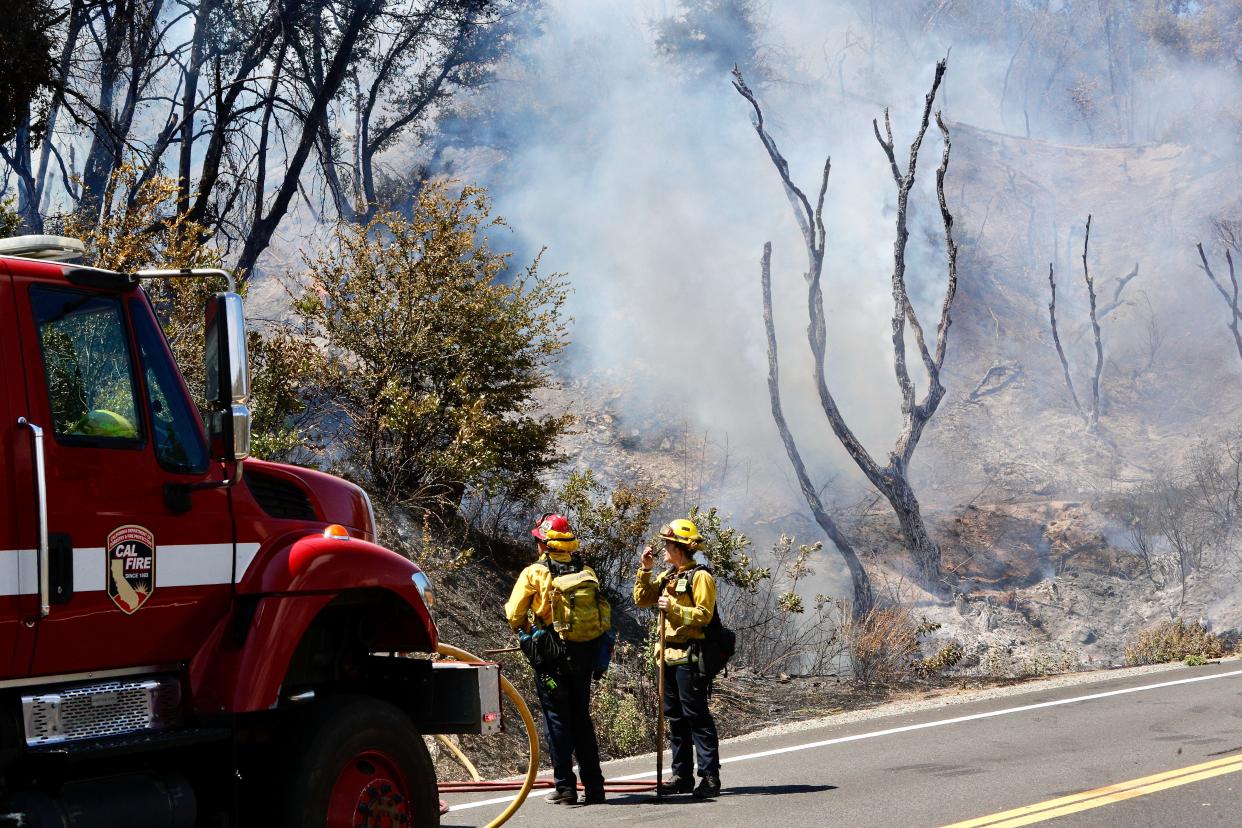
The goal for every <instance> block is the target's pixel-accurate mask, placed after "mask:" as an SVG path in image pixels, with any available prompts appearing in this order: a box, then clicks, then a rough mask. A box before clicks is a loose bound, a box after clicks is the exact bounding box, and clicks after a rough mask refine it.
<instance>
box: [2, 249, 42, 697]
mask: <svg viewBox="0 0 1242 828" xmlns="http://www.w3.org/2000/svg"><path fill="white" fill-rule="evenodd" d="M16 313H17V306H16V304H15V303H14V299H13V279H12V277H11V276H10V275H9V271H8V270H7V269H6V268H5V267H4V264H3V263H0V364H3V366H4V367H3V370H2V372H0V373H2V374H3V376H4V383H3V384H2V386H0V430H2V432H3V434H4V442H3V445H0V678H12V677H15V676H24V675H26V669H27V667H28V666H29V665H30V648H31V645H32V644H33V642H34V632H33V631H32V630H31V629H30V628H29V627H27V626H26V623H25V622H27V621H29V620H30V619H32V618H34V616H35V613H36V611H37V608H38V607H37V599H36V597H35V591H36V584H35V581H34V577H32V576H34V575H35V570H34V566H33V563H34V544H35V526H34V523H33V521H31V520H29V519H27V517H26V516H28V515H31V514H33V510H34V504H35V478H34V474H33V470H32V468H31V466H30V459H31V448H32V440H31V437H32V432H31V431H30V429H28V428H26V427H25V426H23V425H19V424H18V422H17V418H18V417H19V416H21V414H24V413H25V411H26V390H25V389H26V372H25V370H24V368H23V366H22V360H21V349H20V347H19V346H18V341H17V319H16Z"/></svg>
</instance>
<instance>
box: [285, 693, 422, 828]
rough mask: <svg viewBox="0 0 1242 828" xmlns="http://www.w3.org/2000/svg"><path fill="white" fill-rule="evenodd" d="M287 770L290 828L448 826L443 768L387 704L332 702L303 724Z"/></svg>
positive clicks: (375, 701) (368, 700)
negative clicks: (440, 780)
mask: <svg viewBox="0 0 1242 828" xmlns="http://www.w3.org/2000/svg"><path fill="white" fill-rule="evenodd" d="M297 730H298V733H297V735H296V736H295V737H294V738H293V739H291V740H290V743H289V746H290V747H291V748H292V749H293V752H292V754H291V755H290V756H288V757H287V761H286V762H285V771H286V773H287V775H286V784H285V785H284V786H283V787H284V792H283V793H284V796H283V802H282V808H281V821H280V824H281V825H284V826H287V827H288V828H311V827H312V826H314V828H320V826H322V827H323V828H354V826H373V825H374V826H393V827H394V828H399V826H420V827H421V826H425V825H439V824H440V801H439V798H438V794H437V791H436V775H435V767H434V766H433V765H432V763H431V756H430V755H429V754H428V753H427V745H426V744H425V743H424V742H423V737H422V736H421V735H420V734H419V732H418V731H417V730H416V729H415V727H414V724H413V723H412V722H411V721H410V719H409V717H408V716H406V715H405V714H404V713H402V712H401V711H400V710H398V709H397V708H395V707H393V706H392V705H391V704H388V703H386V702H383V701H380V700H379V699H372V698H361V697H350V698H345V699H340V700H337V701H334V702H330V703H328V704H326V705H324V707H323V708H322V709H320V710H317V711H315V712H314V713H312V714H311V715H309V716H307V717H306V718H304V719H301V720H299V722H298V723H297Z"/></svg>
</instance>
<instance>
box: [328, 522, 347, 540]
mask: <svg viewBox="0 0 1242 828" xmlns="http://www.w3.org/2000/svg"><path fill="white" fill-rule="evenodd" d="M323 536H324V537H325V538H333V539H335V540H349V539H350V538H349V530H348V529H346V528H345V527H344V526H342V525H341V524H339V523H334V524H332V525H331V526H329V527H327V528H325V529H324V530H323Z"/></svg>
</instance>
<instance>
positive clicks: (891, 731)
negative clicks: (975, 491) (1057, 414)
mask: <svg viewBox="0 0 1242 828" xmlns="http://www.w3.org/2000/svg"><path fill="white" fill-rule="evenodd" d="M1234 676H1242V670H1231V671H1229V672H1227V673H1214V674H1212V675H1210V676H1195V677H1194V678H1186V679H1177V680H1175V681H1162V682H1159V683H1157V684H1143V685H1140V686H1138V687H1124V688H1122V689H1121V690H1107V691H1105V692H1103V693H1091V694H1089V695H1086V696H1074V697H1073V698H1069V699H1056V700H1055V701H1047V702H1039V703H1038V704H1024V705H1022V706H1020V707H1007V708H1004V709H1003V710H992V711H989V712H987V713H972V714H970V715H969V716H955V717H953V718H951V719H937V720H936V721H932V722H923V723H921V724H912V725H905V726H903V727H890V728H887V729H885V730H873V731H871V732H870V733H856V734H854V735H853V736H838V737H837V738H835V739H824V740H822V741H818V742H806V743H804V744H800V745H790V746H788V747H782V748H773V749H772V750H761V751H758V752H756V753H744V754H742V755H740V756H728V757H725V758H722V759H721V760H720V764H722V765H727V764H730V763H732V762H746V761H748V760H751V759H762V758H764V757H767V756H778V755H780V754H782V753H795V752H797V751H800V750H811V749H813V748H821V747H828V746H830V745H840V744H844V743H845V742H860V741H862V740H864V739H876V738H879V737H880V736H893V735H895V734H898V733H909V732H911V731H914V730H926V729H927V728H930V727H943V726H945V725H954V724H961V723H962V722H973V721H978V720H980V719H992V718H995V717H996V716H1007V715H1010V714H1011V713H1025V712H1027V711H1028V710H1042V709H1044V708H1047V707H1059V706H1061V705H1063V704H1075V703H1077V702H1085V701H1095V700H1096V699H1106V698H1109V697H1110V696H1124V695H1128V694H1130V693H1141V692H1144V691H1146V690H1159V689H1161V688H1163V687H1175V686H1177V685H1179V684H1194V683H1196V682H1200V681H1212V680H1213V679H1221V678H1231V677H1234ZM648 776H655V771H644V772H643V773H631V774H629V775H627V776H614V777H612V780H611V781H616V782H624V781H626V780H630V779H643V778H644V777H648ZM515 799H517V796H516V795H513V796H502V797H497V798H495V799H484V800H481V801H479V802H466V803H463V804H461V805H453V806H452V807H450V808H449V810H450V811H465V810H468V809H470V808H481V807H483V806H484V805H500V804H503V803H505V802H512V801H513V800H515Z"/></svg>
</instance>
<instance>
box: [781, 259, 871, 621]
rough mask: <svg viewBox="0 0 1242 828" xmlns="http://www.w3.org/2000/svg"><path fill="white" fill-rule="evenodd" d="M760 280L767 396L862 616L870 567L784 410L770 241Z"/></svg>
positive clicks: (868, 601) (854, 611)
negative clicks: (833, 512)
mask: <svg viewBox="0 0 1242 828" xmlns="http://www.w3.org/2000/svg"><path fill="white" fill-rule="evenodd" d="M760 280H761V284H762V288H763V325H764V328H765V329H766V331H767V335H768V399H769V401H770V402H771V405H772V420H773V422H775V423H776V429H777V431H779V432H780V435H781V442H782V443H784V445H785V453H786V454H787V455H788V456H789V463H790V465H792V466H793V468H794V474H795V475H796V476H797V478H798V487H799V488H800V489H801V490H802V496H803V497H804V498H805V499H806V503H807V505H808V506H809V507H810V508H811V514H812V515H814V516H815V522H816V523H818V524H819V528H821V529H823V530H824V534H825V535H827V536H828V539H829V540H831V541H832V543H833V544H834V545H835V546H836V547H837V551H838V552H840V553H841V557H842V558H843V559H844V560H845V566H846V568H847V569H849V571H850V582H851V585H852V586H853V595H854V600H853V601H852V602H850V609H851V614H852V615H853V617H854V618H856V619H858V618H862V617H863V616H865V615H866V614H867V613H868V612H870V611H871V608H872V607H873V606H875V591H874V590H873V589H872V587H871V578H870V577H869V576H868V575H867V570H866V568H865V567H863V565H862V561H861V560H859V558H858V554H857V553H856V552H854V546H853V544H851V543H850V541H849V538H847V537H846V536H845V533H844V532H842V531H841V529H840V527H839V526H837V524H836V521H834V520H833V519H832V517H831V516H830V515H829V514H828V510H826V509H825V508H824V503H823V501H822V500H821V499H820V497H819V492H817V491H816V490H815V486H814V484H812V483H811V476H810V475H809V474H807V471H806V464H805V463H803V462H802V453H801V452H800V451H798V444H797V443H796V442H795V441H794V438H793V433H792V432H791V431H790V430H789V423H788V422H787V421H786V420H785V412H784V409H783V407H782V405H781V380H780V360H779V358H778V353H777V348H776V324H775V323H774V322H773V320H772V243H771V242H767V243H765V244H764V245H763V259H762V261H761V262H760Z"/></svg>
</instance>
